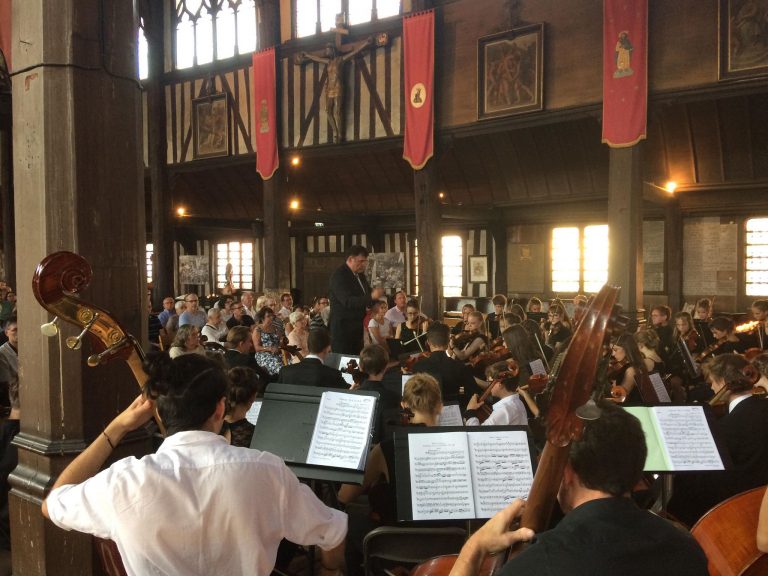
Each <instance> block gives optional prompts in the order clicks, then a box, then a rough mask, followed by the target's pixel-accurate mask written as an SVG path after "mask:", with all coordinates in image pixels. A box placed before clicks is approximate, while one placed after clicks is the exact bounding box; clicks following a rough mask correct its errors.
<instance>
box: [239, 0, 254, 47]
mask: <svg viewBox="0 0 768 576" xmlns="http://www.w3.org/2000/svg"><path fill="white" fill-rule="evenodd" d="M237 50H238V52H239V53H240V54H247V53H248V52H253V51H254V50H256V0H249V1H247V2H245V3H244V4H243V5H242V6H241V7H240V10H238V11H237Z"/></svg>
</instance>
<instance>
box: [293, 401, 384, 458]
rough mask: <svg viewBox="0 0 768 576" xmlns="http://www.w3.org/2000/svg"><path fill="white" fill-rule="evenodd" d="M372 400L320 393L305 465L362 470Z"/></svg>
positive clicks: (373, 405) (374, 404)
mask: <svg viewBox="0 0 768 576" xmlns="http://www.w3.org/2000/svg"><path fill="white" fill-rule="evenodd" d="M375 407H376V398H375V397H374V396H366V395H364V394H346V393H344V392H323V396H322V397H321V398H320V408H319V409H318V411H317V420H316V421H315V431H314V432H313V433H312V442H311V443H310V445H309V453H308V454H307V464H319V465H322V466H333V467H335V468H351V469H352V470H362V469H363V466H362V463H363V462H364V461H365V458H364V457H365V451H366V449H367V447H368V438H369V435H370V432H371V419H372V418H373V411H374V408H375Z"/></svg>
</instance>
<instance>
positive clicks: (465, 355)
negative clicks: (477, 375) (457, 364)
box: [448, 312, 488, 362]
mask: <svg viewBox="0 0 768 576" xmlns="http://www.w3.org/2000/svg"><path fill="white" fill-rule="evenodd" d="M466 332H468V333H469V334H473V335H474V336H473V337H472V338H471V340H470V342H469V344H466V345H463V346H457V345H455V342H456V341H455V340H451V342H450V343H449V345H448V351H449V353H450V354H451V355H452V356H453V357H454V358H456V360H461V361H462V362H465V361H467V360H469V359H470V358H472V357H473V356H474V355H475V354H479V353H481V352H483V351H485V349H486V348H487V347H488V338H487V337H486V335H485V323H484V322H483V314H482V312H470V313H469V314H468V316H467V329H466Z"/></svg>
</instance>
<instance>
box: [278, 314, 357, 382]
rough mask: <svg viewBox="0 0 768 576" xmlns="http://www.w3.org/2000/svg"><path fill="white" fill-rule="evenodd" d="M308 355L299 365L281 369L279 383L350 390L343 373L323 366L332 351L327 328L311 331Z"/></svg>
mask: <svg viewBox="0 0 768 576" xmlns="http://www.w3.org/2000/svg"><path fill="white" fill-rule="evenodd" d="M307 351H308V352H309V354H307V355H306V356H305V357H304V359H303V360H302V361H301V362H299V363H298V364H289V365H288V366H283V367H282V368H281V369H280V374H279V376H278V377H277V381H278V382H281V383H283V384H303V385H305V386H319V387H320V388H338V389H341V390H348V389H349V384H347V383H346V382H345V381H344V378H343V377H342V375H341V372H339V371H338V370H336V369H334V368H331V367H330V366H326V365H325V364H323V362H324V360H325V357H326V356H328V354H329V353H330V351H331V335H330V334H329V333H328V330H326V329H325V328H317V329H316V330H310V332H309V334H308V335H307Z"/></svg>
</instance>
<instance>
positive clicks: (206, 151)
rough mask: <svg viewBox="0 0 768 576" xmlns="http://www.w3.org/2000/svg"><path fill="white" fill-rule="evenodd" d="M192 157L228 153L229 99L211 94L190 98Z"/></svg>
mask: <svg viewBox="0 0 768 576" xmlns="http://www.w3.org/2000/svg"><path fill="white" fill-rule="evenodd" d="M192 133H193V142H194V157H195V159H198V158H212V157H214V156H227V155H229V99H228V98H227V95H226V94H213V95H211V96H206V97H205V98H198V99H196V100H192Z"/></svg>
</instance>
